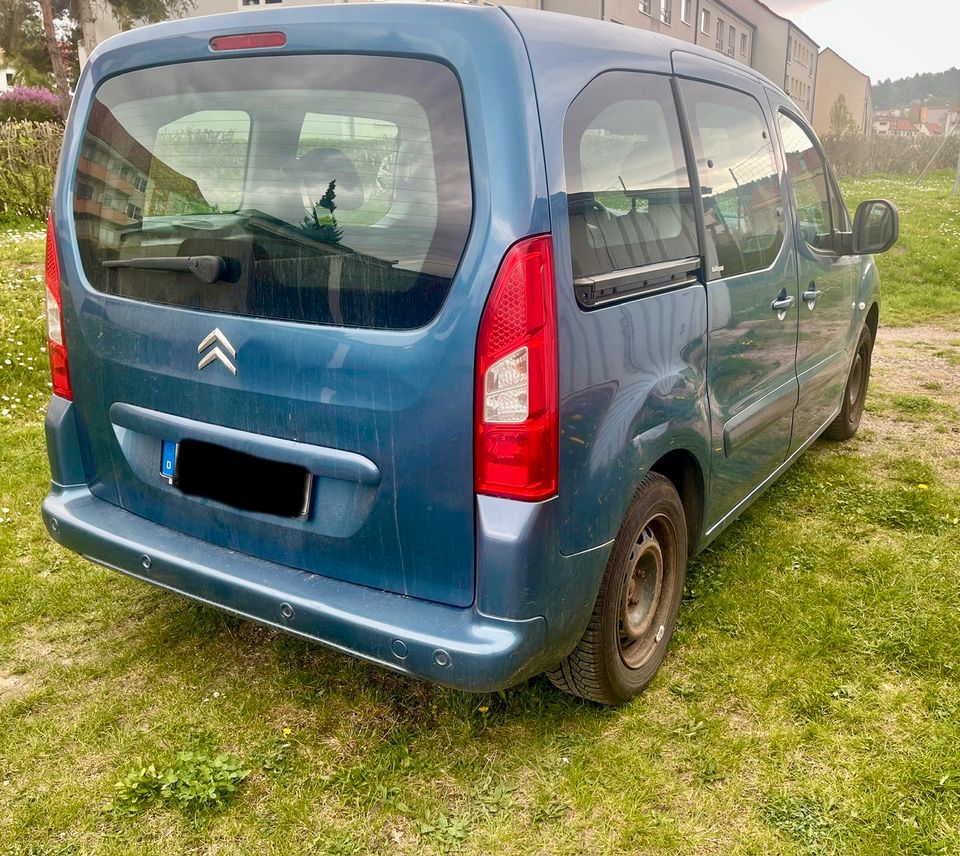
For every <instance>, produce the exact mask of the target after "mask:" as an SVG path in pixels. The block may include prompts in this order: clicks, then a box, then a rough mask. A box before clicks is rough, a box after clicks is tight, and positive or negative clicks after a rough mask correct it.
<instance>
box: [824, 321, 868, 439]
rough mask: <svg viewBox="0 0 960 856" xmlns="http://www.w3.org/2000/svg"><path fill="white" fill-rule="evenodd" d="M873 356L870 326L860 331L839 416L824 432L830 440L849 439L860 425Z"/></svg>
mask: <svg viewBox="0 0 960 856" xmlns="http://www.w3.org/2000/svg"><path fill="white" fill-rule="evenodd" d="M872 357H873V334H872V333H871V332H870V328H869V327H864V328H863V330H861V331H860V338H859V340H858V341H857V350H856V351H855V352H854V354H853V362H852V363H851V365H850V374H849V375H847V385H846V386H845V387H844V388H843V404H842V405H841V407H840V412H839V413H838V414H837V418H836V419H834V420H833V422H831V423H830V426H829V427H828V428H827V430H826V431H824V432H823V436H824V437H826V438H827V439H829V440H849V439H850V438H851V437H852V436H853V435H854V434H856V433H857V429H858V428H859V427H860V420H861V419H862V418H863V407H864V405H865V404H866V403H867V386H868V385H869V383H870V361H871V359H872Z"/></svg>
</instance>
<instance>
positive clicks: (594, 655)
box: [547, 473, 687, 704]
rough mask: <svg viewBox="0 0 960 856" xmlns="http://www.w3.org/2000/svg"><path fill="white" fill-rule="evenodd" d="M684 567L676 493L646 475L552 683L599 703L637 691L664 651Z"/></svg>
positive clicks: (682, 528)
mask: <svg viewBox="0 0 960 856" xmlns="http://www.w3.org/2000/svg"><path fill="white" fill-rule="evenodd" d="M686 568H687V526H686V518H685V517H684V514H683V506H682V504H681V502H680V497H679V495H678V494H677V491H676V488H674V486H673V484H672V483H671V482H670V480H669V479H667V478H664V477H663V476H662V475H660V474H659V473H650V474H649V475H648V476H647V477H646V478H645V479H644V480H643V483H642V484H641V485H640V488H639V489H638V490H637V493H636V494H635V495H634V498H633V502H632V503H631V504H630V509H629V510H628V511H627V515H626V517H625V518H624V521H623V523H622V524H621V526H620V532H619V534H618V535H617V539H616V541H615V542H614V547H613V552H612V553H611V555H610V560H609V561H608V562H607V568H606V571H605V572H604V575H603V582H602V583H601V584H600V593H599V595H598V596H597V602H596V605H595V606H594V609H593V615H592V616H591V618H590V623H589V624H588V625H587V629H586V631H585V632H584V634H583V638H582V639H581V640H580V642H579V643H577V647H576V648H574V649H573V651H572V652H571V653H570V654H569V655H568V656H567V657H566V658H565V659H564V660H563V662H561V663H560V664H559V665H558V666H557V667H556V668H555V669H553V670H552V671H550V672H548V673H547V677H549V679H550V681H551V682H552V683H553V685H554V686H556V687H557V688H558V689H561V690H563V691H564V692H568V693H571V694H572V695H576V696H580V697H581V698H585V699H589V700H590V701H596V702H600V703H601V704H621V703H622V702H625V701H629V700H630V699H631V698H633V697H634V696H635V695H637V693H639V692H640V691H641V690H642V689H643V688H644V687H645V686H646V685H647V684H648V683H650V681H651V679H652V678H653V676H654V675H655V674H656V671H657V669H658V668H659V667H660V664H661V663H662V662H663V659H664V657H665V656H666V651H667V645H668V644H669V642H670V637H671V636H672V635H673V628H674V625H675V624H676V620H677V612H678V610H679V608H680V599H681V597H682V595H683V578H684V574H685V573H686Z"/></svg>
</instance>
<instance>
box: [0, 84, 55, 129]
mask: <svg viewBox="0 0 960 856" xmlns="http://www.w3.org/2000/svg"><path fill="white" fill-rule="evenodd" d="M8 119H12V120H21V121H22V120H26V121H30V122H58V121H61V119H60V101H59V99H58V98H57V96H56V95H54V94H53V93H52V92H51V91H50V90H49V89H44V88H43V87H42V86H15V87H14V88H13V89H10V90H8V91H7V92H4V93H3V94H2V95H0V122H3V121H6V120H8Z"/></svg>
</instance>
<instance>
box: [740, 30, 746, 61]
mask: <svg viewBox="0 0 960 856" xmlns="http://www.w3.org/2000/svg"><path fill="white" fill-rule="evenodd" d="M740 55H741V56H746V55H747V34H746V33H740Z"/></svg>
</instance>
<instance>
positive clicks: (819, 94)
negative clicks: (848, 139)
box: [813, 48, 873, 136]
mask: <svg viewBox="0 0 960 856" xmlns="http://www.w3.org/2000/svg"><path fill="white" fill-rule="evenodd" d="M841 96H842V97H843V102H844V103H845V104H846V107H847V110H848V111H849V112H850V115H851V117H852V118H853V122H854V125H855V126H856V129H857V132H858V133H860V134H864V135H870V134H871V133H873V96H872V94H871V89H870V78H869V77H868V76H867V75H865V74H863V72H861V71H858V70H857V69H855V68H854V67H853V66H852V65H850V63H849V62H847V61H846V60H845V59H844V58H843V57H842V56H840V55H839V54H838V53H837V52H836V51H835V50H833V49H832V48H824V50H822V51H821V52H820V59H819V63H818V71H817V86H816V98H815V99H814V105H813V130H815V131H816V132H817V133H818V134H819V135H820V136H823V135H824V134H828V133H830V125H831V122H832V114H833V110H834V107H835V106H836V104H837V101H839V100H840V98H841Z"/></svg>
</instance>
